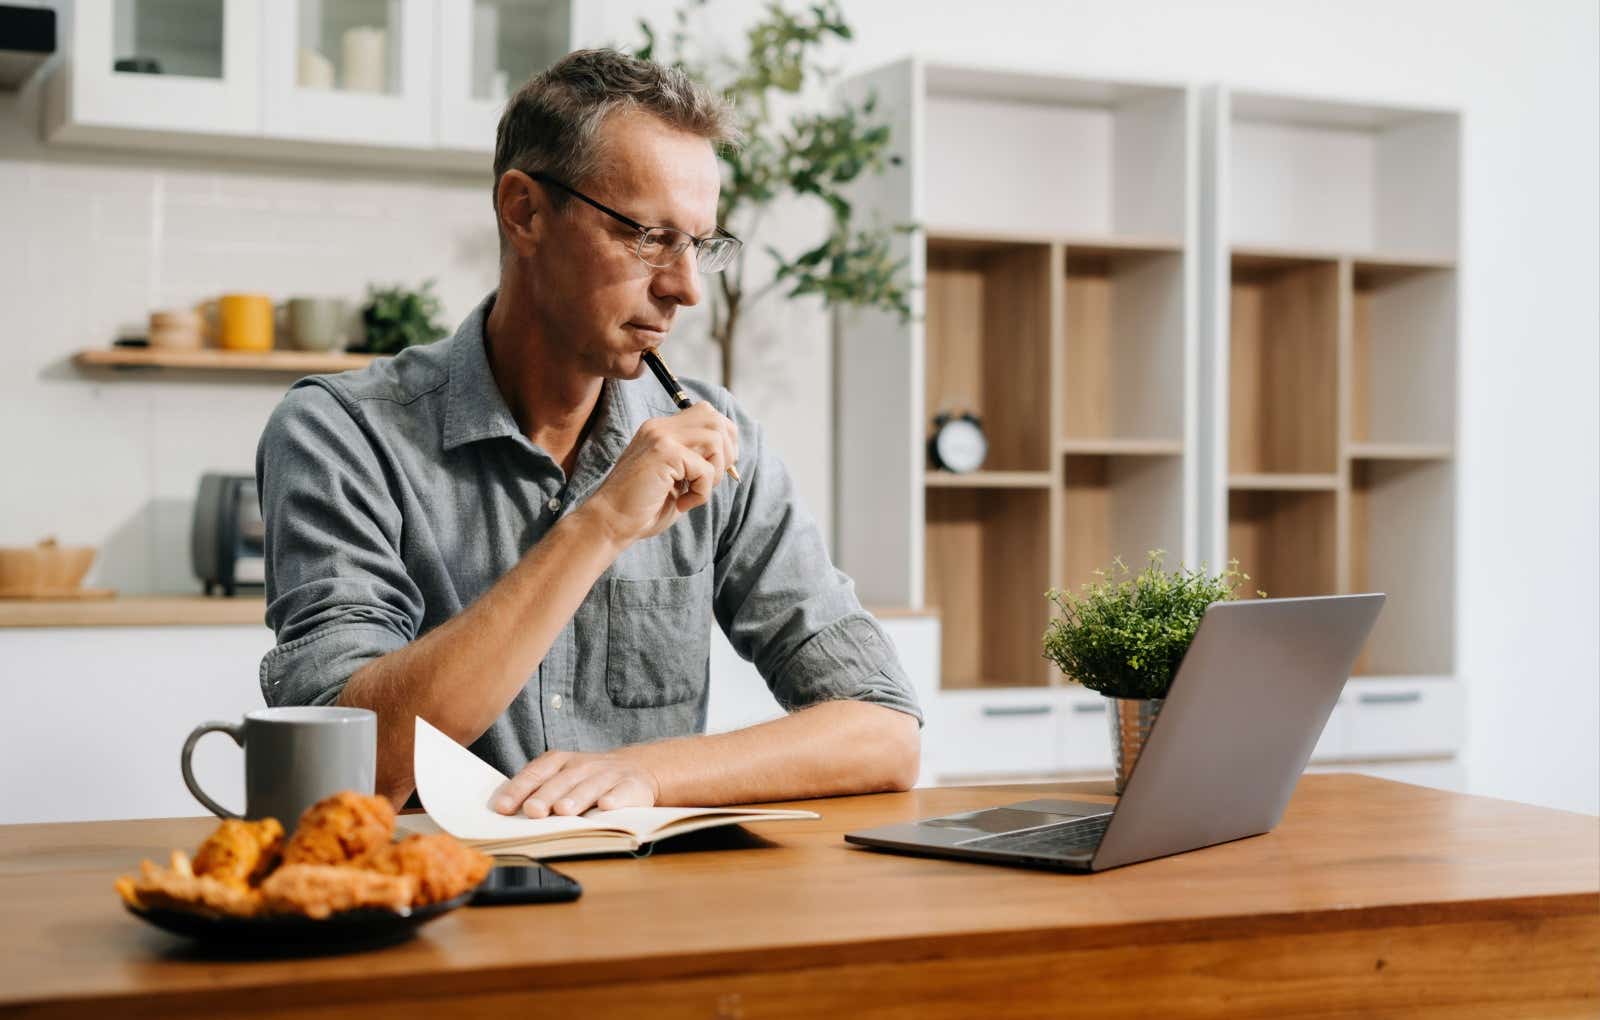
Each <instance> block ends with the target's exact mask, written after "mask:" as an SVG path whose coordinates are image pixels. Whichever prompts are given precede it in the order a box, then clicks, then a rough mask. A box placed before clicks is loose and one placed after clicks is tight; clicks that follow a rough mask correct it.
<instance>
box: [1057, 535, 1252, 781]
mask: <svg viewBox="0 0 1600 1020" xmlns="http://www.w3.org/2000/svg"><path fill="white" fill-rule="evenodd" d="M1165 555H1166V554H1165V553H1164V552H1163V551H1162V550H1160V549H1157V550H1154V551H1152V552H1151V553H1150V560H1149V563H1148V564H1147V565H1146V567H1145V569H1144V570H1143V571H1141V572H1140V573H1138V574H1134V573H1133V572H1132V571H1131V570H1129V569H1128V567H1127V565H1126V564H1125V563H1123V562H1122V559H1121V557H1118V558H1117V559H1116V560H1115V561H1114V562H1113V565H1112V568H1111V570H1109V571H1108V570H1097V571H1095V574H1096V577H1097V580H1095V581H1093V582H1091V583H1089V584H1085V585H1084V586H1083V592H1082V594H1080V595H1073V594H1070V593H1067V592H1062V591H1058V590H1056V589H1051V590H1050V591H1049V592H1047V593H1046V597H1047V598H1049V599H1050V601H1051V602H1054V603H1055V605H1056V607H1057V608H1058V609H1060V610H1061V615H1060V616H1059V617H1057V618H1055V619H1052V620H1051V621H1050V624H1049V626H1048V627H1047V628H1046V629H1045V632H1044V657H1045V658H1046V659H1049V660H1050V661H1051V662H1054V663H1055V664H1056V666H1057V667H1059V668H1060V670H1061V672H1062V673H1064V674H1065V675H1066V677H1067V678H1068V679H1069V680H1072V681H1074V682H1075V683H1079V684H1082V685H1083V686H1085V687H1087V688H1089V689H1090V690H1091V691H1098V692H1099V693H1100V694H1102V695H1104V696H1105V697H1106V698H1107V699H1109V701H1110V708H1111V711H1110V712H1109V713H1108V715H1109V718H1110V721H1111V743H1112V746H1113V747H1114V748H1115V752H1116V764H1117V793H1119V794H1120V793H1122V791H1123V788H1124V787H1125V786H1126V785H1127V783H1128V776H1129V774H1131V773H1132V772H1133V765H1134V762H1135V761H1137V760H1138V756H1139V751H1140V750H1141V749H1142V748H1143V747H1144V741H1145V738H1146V737H1148V736H1149V734H1150V727H1151V726H1153V725H1154V724H1155V720H1156V716H1157V714H1158V713H1160V711H1161V705H1162V702H1163V701H1164V700H1165V698H1166V696H1167V688H1168V687H1170V686H1171V684H1172V676H1173V674H1174V673H1176V672H1177V671H1178V664H1179V663H1180V662H1182V661H1183V654H1184V652H1186V651H1187V650H1188V648H1189V642H1190V641H1192V640H1194V633H1195V631H1196V630H1197V629H1198V628H1199V626H1200V617H1201V616H1202V615H1203V614H1204V613H1205V611H1206V607H1207V606H1209V605H1210V604H1211V603H1213V602H1220V601H1223V600H1227V599H1232V598H1234V597H1235V594H1234V593H1235V590H1236V589H1237V588H1238V587H1239V586H1240V585H1241V584H1243V583H1244V582H1246V581H1248V580H1250V576H1249V575H1248V574H1243V573H1240V571H1239V562H1238V561H1237V560H1234V561H1232V562H1230V563H1229V564H1228V569H1227V570H1225V571H1223V572H1222V573H1220V574H1210V573H1208V572H1207V571H1205V570H1204V569H1201V570H1183V569H1179V570H1177V571H1174V572H1172V573H1167V572H1166V571H1164V570H1163V569H1162V559H1163V557H1164V556H1165ZM1258 594H1260V595H1262V596H1265V594H1266V593H1265V592H1258Z"/></svg>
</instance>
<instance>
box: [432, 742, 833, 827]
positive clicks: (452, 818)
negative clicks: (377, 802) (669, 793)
mask: <svg viewBox="0 0 1600 1020" xmlns="http://www.w3.org/2000/svg"><path fill="white" fill-rule="evenodd" d="M412 767H413V769H414V775H415V778H416V782H417V796H418V797H419V798H421V800H422V807H423V809H424V810H426V811H427V812H428V816H429V817H430V818H432V819H433V820H434V822H436V823H437V824H438V825H439V827H440V828H441V829H443V830H444V831H446V832H448V833H450V835H452V836H454V837H456V838H457V839H464V840H469V841H472V842H484V841H489V840H493V841H496V842H499V841H502V840H519V839H539V838H549V837H550V836H552V835H554V834H557V833H567V832H594V831H597V830H601V831H603V830H621V831H623V832H629V833H632V834H633V835H634V836H636V837H638V838H640V839H642V840H647V839H649V838H650V836H651V834H653V833H655V832H658V831H660V830H661V829H663V828H665V827H666V826H668V825H670V824H672V823H673V822H676V821H679V820H681V819H684V818H699V817H714V816H725V815H743V816H748V817H750V818H751V820H753V821H754V820H760V819H773V820H776V819H784V818H817V817H819V816H818V815H817V814H816V813H815V812H811V811H762V810H751V809H748V808H698V807H677V808H667V807H653V808H619V809H617V810H615V811H597V810H596V811H588V812H585V813H584V814H583V815H581V816H578V817H574V816H572V815H551V816H549V817H547V818H528V817H526V816H524V815H503V814H501V813H500V812H498V811H496V810H495V809H494V808H493V807H492V806H491V804H492V801H493V799H494V794H495V791H496V790H498V789H499V788H500V784H502V783H504V782H505V781H506V777H505V776H503V775H501V774H500V773H499V772H498V771H496V770H495V768H494V767H493V766H492V765H490V764H489V763H488V762H486V761H484V760H483V759H482V758H479V757H478V756H477V755H475V754H473V753H472V752H471V751H469V750H467V749H466V748H464V747H462V746H461V745H460V744H458V743H456V742H455V741H454V740H452V739H451V738H450V737H448V736H446V735H445V734H444V733H442V732H441V731H439V730H438V729H436V728H435V727H434V726H433V725H431V724H430V723H429V722H428V721H427V720H426V719H424V718H422V717H421V716H418V717H417V731H416V743H415V748H414V751H413V757H412Z"/></svg>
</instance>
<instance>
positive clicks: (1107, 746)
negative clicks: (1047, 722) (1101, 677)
mask: <svg viewBox="0 0 1600 1020" xmlns="http://www.w3.org/2000/svg"><path fill="white" fill-rule="evenodd" d="M1109 711H1110V702H1108V701H1107V700H1106V699H1105V698H1103V697H1101V696H1100V695H1098V694H1096V693H1094V692H1093V691H1086V690H1079V689H1071V693H1070V694H1069V695H1068V697H1067V699H1066V704H1064V705H1063V706H1062V709H1061V738H1060V739H1061V768H1062V771H1065V772H1111V771H1112V770H1113V768H1114V767H1115V765H1114V763H1113V761H1112V758H1111V723H1110V721H1109V719H1108V718H1107V713H1108V712H1109Z"/></svg>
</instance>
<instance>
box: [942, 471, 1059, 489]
mask: <svg viewBox="0 0 1600 1020" xmlns="http://www.w3.org/2000/svg"><path fill="white" fill-rule="evenodd" d="M924 478H925V480H926V482H927V485H928V488H930V489H1048V488H1050V472H1048V471H972V472H969V473H967V474H956V473H955V472H952V471H929V472H928V473H927V474H926V475H925V476H924Z"/></svg>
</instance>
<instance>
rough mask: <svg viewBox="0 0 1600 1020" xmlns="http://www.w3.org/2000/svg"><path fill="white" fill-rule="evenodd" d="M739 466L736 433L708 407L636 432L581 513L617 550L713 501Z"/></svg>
mask: <svg viewBox="0 0 1600 1020" xmlns="http://www.w3.org/2000/svg"><path fill="white" fill-rule="evenodd" d="M738 460H739V429H738V426H736V425H734V423H733V422H732V421H730V420H729V419H727V418H726V417H724V416H723V415H722V414H720V413H719V412H718V411H717V409H716V408H715V407H713V406H711V404H710V402H709V401H704V400H702V401H700V402H699V403H697V404H695V405H694V406H692V407H689V408H687V409H685V410H682V411H679V412H678V413H677V414H674V415H671V416H668V417H660V418H651V419H650V420H648V421H646V422H645V423H644V424H643V425H641V426H639V431H638V432H636V433H634V436H633V440H632V442H630V443H629V444H628V448H627V449H626V450H624V451H622V456H621V457H619V458H618V459H617V463H616V465H615V466H614V467H612V469H611V474H610V475H609V476H608V477H607V478H606V480H605V483H604V484H602V485H601V486H600V488H599V489H598V490H596V491H595V493H594V495H593V496H590V497H589V499H588V500H587V501H586V502H585V503H584V505H583V506H582V507H580V508H579V509H580V510H581V511H582V512H584V513H586V514H587V515H590V516H591V517H592V518H593V519H594V520H595V521H596V522H597V523H598V524H599V525H600V526H601V527H602V528H603V529H604V530H605V532H606V534H607V535H608V536H609V537H610V538H611V540H612V541H614V542H616V543H617V544H618V545H619V546H627V545H630V544H632V543H634V542H637V541H639V540H640V539H644V538H650V537H651V536H654V535H659V534H661V532H663V531H665V530H666V529H667V528H669V527H671V526H672V522H673V521H676V520H677V519H678V516H679V515H680V514H683V513H687V512H688V511H690V510H693V509H694V508H695V507H697V506H701V505H703V504H705V503H707V502H709V501H710V499H711V493H712V490H714V489H715V488H716V487H717V485H718V484H719V483H720V482H721V481H722V478H723V474H724V472H726V470H727V468H728V466H729V465H730V464H735V463H737V462H738Z"/></svg>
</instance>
